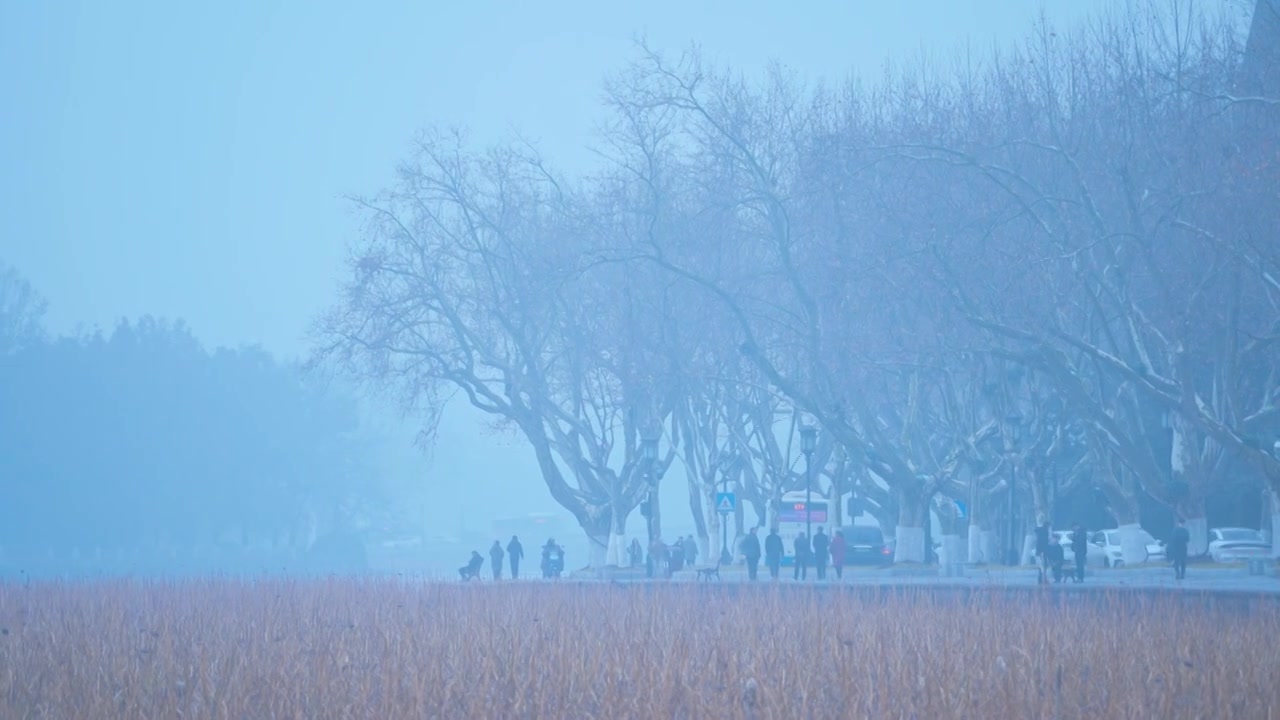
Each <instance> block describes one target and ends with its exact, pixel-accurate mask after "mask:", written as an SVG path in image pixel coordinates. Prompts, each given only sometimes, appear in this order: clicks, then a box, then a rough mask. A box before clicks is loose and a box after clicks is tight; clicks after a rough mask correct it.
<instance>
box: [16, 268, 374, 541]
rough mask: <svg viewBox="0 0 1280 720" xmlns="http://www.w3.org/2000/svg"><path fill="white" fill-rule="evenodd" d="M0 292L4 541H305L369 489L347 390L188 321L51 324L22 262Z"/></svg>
mask: <svg viewBox="0 0 1280 720" xmlns="http://www.w3.org/2000/svg"><path fill="white" fill-rule="evenodd" d="M0 270H4V272H3V281H0V298H23V301H22V302H16V301H15V302H7V303H6V304H4V305H0V331H3V334H2V335H0V338H2V340H3V343H4V345H3V346H2V347H0V487H3V488H4V490H3V493H2V496H0V548H3V549H4V551H5V553H6V554H7V555H8V556H9V557H11V558H13V557H30V556H31V555H33V554H40V553H48V552H53V553H55V554H63V553H66V552H68V551H70V550H72V549H78V550H80V551H82V552H83V553H86V554H87V553H89V552H91V551H93V550H95V549H97V550H99V551H108V552H110V551H123V550H136V549H138V548H147V549H149V550H155V549H157V548H164V549H169V550H172V551H175V552H176V551H183V552H185V551H188V550H190V549H192V548H196V547H204V548H210V547H214V546H217V545H220V544H222V545H234V546H244V545H247V544H251V543H253V544H260V545H270V546H291V547H296V548H299V549H304V548H305V547H306V546H307V545H308V544H309V543H310V542H311V541H313V540H314V539H315V538H314V535H315V534H316V533H317V532H320V533H323V532H327V531H329V530H332V529H333V528H334V527H336V526H339V525H341V524H342V523H344V522H348V523H349V522H352V519H353V517H354V516H355V515H356V514H357V513H358V508H357V505H358V503H359V502H361V501H365V500H368V499H369V498H370V497H371V496H374V495H375V494H376V493H375V488H374V485H373V483H372V482H371V475H372V466H371V458H370V452H369V450H370V447H369V444H368V441H367V437H366V436H364V435H362V434H361V432H360V427H359V422H358V417H357V413H356V407H355V405H354V403H353V401H352V400H351V399H350V398H348V397H344V396H342V395H341V394H339V393H335V392H332V391H328V390H326V389H324V388H321V387H316V386H315V385H314V384H313V383H310V382H308V381H307V380H306V377H305V376H304V375H303V374H302V373H301V372H299V370H298V368H295V367H291V366H288V365H285V364H282V363H279V362H277V361H276V360H274V359H273V358H272V357H271V356H270V355H269V354H267V353H266V352H264V351H263V350H261V349H258V348H252V347H249V348H241V349H236V350H229V349H217V350H213V351H209V350H206V349H205V348H204V347H202V346H201V345H200V343H199V342H197V340H196V339H195V338H194V337H193V335H192V333H191V331H190V330H189V329H188V328H187V327H186V326H184V325H183V324H182V323H180V322H166V321H162V320H156V319H153V318H149V317H145V318H142V319H140V320H138V321H136V322H127V321H124V322H121V323H120V324H119V325H118V326H117V327H116V328H115V329H114V330H112V331H111V332H110V333H103V332H94V333H90V334H85V335H78V336H74V337H60V338H52V337H48V336H47V334H46V333H45V332H44V331H43V329H42V327H41V324H40V322H39V318H40V313H41V312H42V309H43V303H42V302H40V301H39V300H38V299H37V298H38V296H37V295H36V294H35V293H34V291H32V289H31V288H30V286H29V285H28V284H27V283H26V282H25V281H24V280H22V278H21V277H20V276H19V275H17V273H16V271H14V270H12V269H11V268H10V269H4V268H0Z"/></svg>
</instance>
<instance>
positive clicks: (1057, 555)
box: [1045, 535, 1067, 583]
mask: <svg viewBox="0 0 1280 720" xmlns="http://www.w3.org/2000/svg"><path fill="white" fill-rule="evenodd" d="M1045 556H1046V557H1047V558H1048V562H1049V569H1050V570H1051V571H1052V572H1053V581H1054V582H1056V583H1060V582H1062V564H1063V563H1064V562H1066V557H1067V555H1066V553H1065V552H1063V550H1062V545H1061V543H1059V542H1058V536H1057V535H1051V536H1049V549H1048V550H1046V551H1045Z"/></svg>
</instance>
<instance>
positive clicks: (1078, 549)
mask: <svg viewBox="0 0 1280 720" xmlns="http://www.w3.org/2000/svg"><path fill="white" fill-rule="evenodd" d="M1071 553H1072V554H1073V555H1075V556H1076V558H1075V559H1076V582H1078V583H1082V582H1084V564H1085V563H1086V562H1088V560H1089V534H1088V533H1086V532H1085V531H1084V528H1082V527H1080V523H1076V524H1075V527H1074V528H1072V530H1071Z"/></svg>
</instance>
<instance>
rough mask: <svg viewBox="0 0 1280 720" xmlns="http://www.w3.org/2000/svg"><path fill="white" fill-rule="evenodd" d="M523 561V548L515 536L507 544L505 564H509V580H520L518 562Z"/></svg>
mask: <svg viewBox="0 0 1280 720" xmlns="http://www.w3.org/2000/svg"><path fill="white" fill-rule="evenodd" d="M523 559H524V546H523V545H521V544H520V538H518V537H516V536H515V535H512V536H511V542H509V543H507V562H509V563H511V579H512V580H519V579H520V561H521V560H523Z"/></svg>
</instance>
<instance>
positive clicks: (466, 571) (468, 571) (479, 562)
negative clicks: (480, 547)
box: [458, 550, 484, 580]
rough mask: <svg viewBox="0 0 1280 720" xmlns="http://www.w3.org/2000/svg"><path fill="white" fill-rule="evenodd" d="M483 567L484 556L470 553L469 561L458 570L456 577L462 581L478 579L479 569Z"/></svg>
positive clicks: (473, 551)
mask: <svg viewBox="0 0 1280 720" xmlns="http://www.w3.org/2000/svg"><path fill="white" fill-rule="evenodd" d="M483 566H484V556H483V555H481V554H480V553H478V552H476V551H475V550H472V551H471V560H470V561H468V562H467V564H466V565H463V566H462V567H460V568H458V575H459V577H461V578H462V579H463V580H470V579H472V578H475V579H477V580H479V579H480V568H481V567H483Z"/></svg>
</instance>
